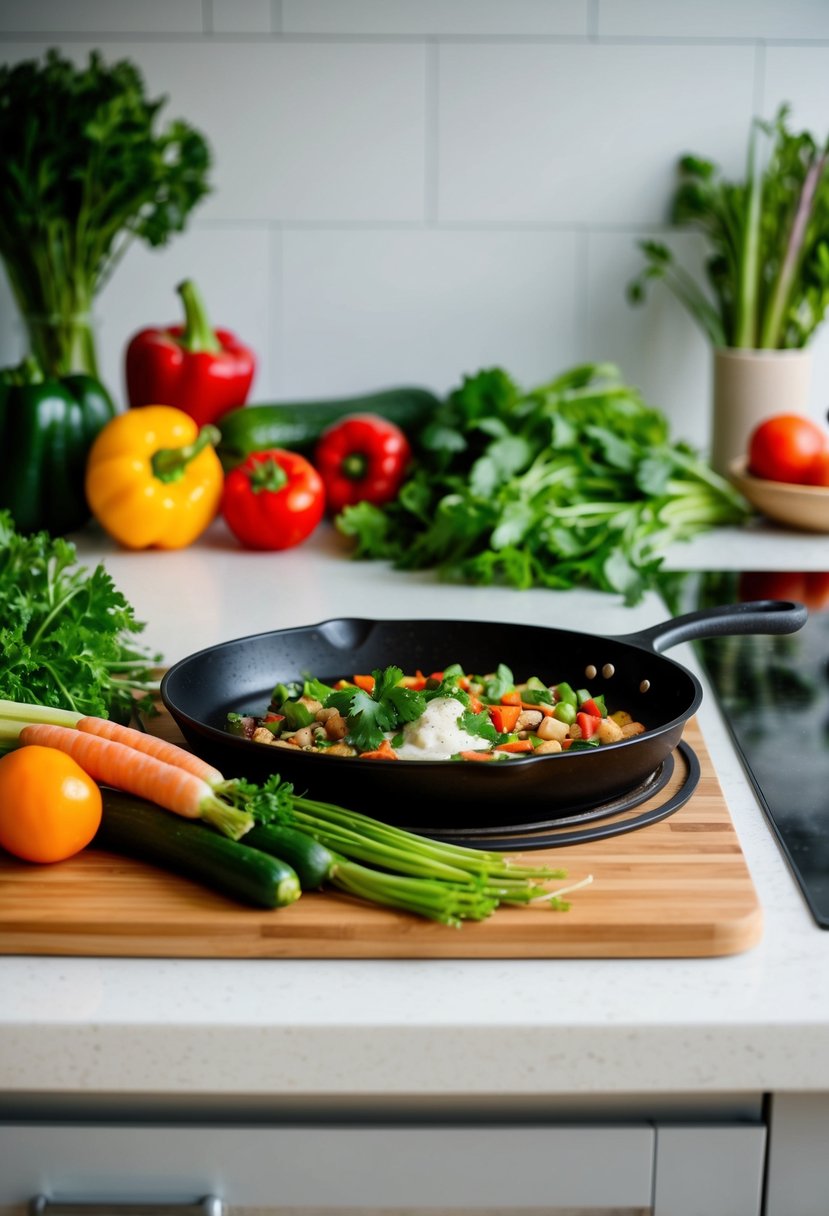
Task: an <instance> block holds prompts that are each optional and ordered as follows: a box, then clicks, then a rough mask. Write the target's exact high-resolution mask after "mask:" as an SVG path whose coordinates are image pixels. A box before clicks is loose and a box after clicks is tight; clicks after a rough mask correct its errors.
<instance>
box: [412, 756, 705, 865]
mask: <svg viewBox="0 0 829 1216" xmlns="http://www.w3.org/2000/svg"><path fill="white" fill-rule="evenodd" d="M677 750H678V751H679V752H680V754H681V755H682V758H683V760H684V761H685V764H686V765H687V768H688V772H687V774H686V777H685V780H684V781H683V783H682V785H681V786H680V788H679V789H678V790H677V791H676V793H674V794H672V795H671V796H670V798H668V799H667V801H665V802H663V803H661V804H660V805H659V806H655V807H651V809H650V810H648V811H644V812H643V813H642V814H641V815H635V816H634V817H633V818H632V819H623V820H621V821H617V822H602V823H593V824H591V825H590V826H589V827H585V828H579V829H577V830H576V831H554V832H549V833H547V834H545V835H538V836H537V835H530V834H529V833H527V834H526V835H521V834H514V835H511V836H487V835H485V834H482V835H478V836H475V837H469V838H465V837H462V836H457V835H455V834H453V835H452V836H451V837H449V836H446V837H441V836H440V835H438V834H437V833H436V832H429V833H426V832H421V834H422V835H429V836H430V837H431V838H432V839H433V840H444V841H446V842H448V843H451V844H458V845H463V846H465V847H467V848H472V849H480V848H487V849H495V850H497V851H498V852H500V853H506V852H509V851H510V850H514V851H520V852H527V851H528V850H530V849H553V848H560V847H561V846H562V845H569V844H584V843H585V842H587V841H592V840H605V839H606V838H607V837H609V836H621V835H623V834H624V833H626V832H635V831H637V830H638V829H639V828H644V827H648V826H649V825H650V824H652V823H659V822H660V820H662V819H667V818H668V817H669V816H670V815H673V814H674V812H675V811H678V810H679V809H680V807H683V806H685V803H686V802H688V801H689V800H690V798H691V797H692V796H693V794H694V793H695V792H696V788H697V786H698V785H699V779H700V763H699V758H698V756H697V754H696V752H695V751H694V749H693V748H692V747H690V746H689V745H688V744H687V743H685V742H684V741H681V742H680V743H678V744H677Z"/></svg>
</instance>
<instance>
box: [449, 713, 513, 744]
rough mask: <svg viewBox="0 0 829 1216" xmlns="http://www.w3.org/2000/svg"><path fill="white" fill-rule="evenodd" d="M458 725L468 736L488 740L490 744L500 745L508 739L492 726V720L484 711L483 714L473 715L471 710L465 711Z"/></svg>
mask: <svg viewBox="0 0 829 1216" xmlns="http://www.w3.org/2000/svg"><path fill="white" fill-rule="evenodd" d="M458 725H459V726H460V727H461V728H462V729H463V730H465V731H466V733H467V734H468V735H474V736H475V737H476V738H479V739H486V740H488V741H489V742H490V743H500V742H501V741H502V739H504V738H506V736H505V735H501V734H500V733H499V731H497V730H496V729H495V727H494V726H493V724H492V719H491V718H490V716H489V714H488V713H487V712H486V710H484V711H483V712H482V713H477V714H476V713H473V712H472V710H471V709H467V710H464V712H463V713H462V714H461V715H460V717H459V718H458Z"/></svg>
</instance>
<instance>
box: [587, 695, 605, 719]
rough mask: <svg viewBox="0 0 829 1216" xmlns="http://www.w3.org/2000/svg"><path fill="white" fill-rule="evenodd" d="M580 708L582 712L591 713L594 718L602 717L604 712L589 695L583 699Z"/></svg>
mask: <svg viewBox="0 0 829 1216" xmlns="http://www.w3.org/2000/svg"><path fill="white" fill-rule="evenodd" d="M581 708H582V713H585V714H591V715H592V716H593V717H594V718H603V717H604V714H603V713H602V711H601V710H600V709H599V707H598V705H597V704H596V702H595V701H594V700H593V698H592V697H590V698H589V699H588V700H587V701H585V702H584V703H583V704H582V707H581Z"/></svg>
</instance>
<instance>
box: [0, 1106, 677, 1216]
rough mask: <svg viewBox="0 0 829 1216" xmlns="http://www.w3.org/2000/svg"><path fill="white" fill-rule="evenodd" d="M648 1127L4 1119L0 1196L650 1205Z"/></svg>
mask: <svg viewBox="0 0 829 1216" xmlns="http://www.w3.org/2000/svg"><path fill="white" fill-rule="evenodd" d="M654 1145H655V1132H654V1129H653V1128H652V1127H651V1126H649V1125H646V1124H641V1125H634V1126H601V1125H590V1126H589V1127H586V1126H569V1125H568V1126H544V1127H537V1126H529V1127H521V1126H515V1125H512V1126H493V1125H492V1124H488V1125H486V1126H483V1127H480V1126H459V1125H457V1124H453V1125H451V1126H450V1125H447V1126H443V1127H441V1126H435V1125H430V1126H429V1127H422V1126H395V1127H376V1126H362V1125H361V1126H359V1127H354V1126H320V1125H314V1126H312V1127H311V1126H309V1127H297V1126H273V1127H267V1126H261V1125H256V1126H251V1127H243V1126H238V1125H237V1126H233V1127H225V1126H199V1127H194V1126H189V1127H188V1126H182V1125H178V1124H177V1125H175V1126H168V1127H163V1126H158V1125H153V1126H151V1127H150V1126H140V1125H136V1126H124V1125H118V1126H100V1125H97V1124H86V1125H79V1124H71V1125H70V1124H67V1125H59V1124H54V1125H42V1124H39V1125H37V1126H35V1125H10V1124H6V1125H0V1160H1V1161H2V1162H3V1169H2V1172H0V1205H15V1204H21V1203H25V1202H27V1201H28V1200H29V1199H31V1198H32V1196H34V1195H37V1194H43V1195H46V1196H47V1197H50V1198H56V1199H64V1200H70V1199H77V1198H82V1199H85V1200H96V1199H97V1200H109V1201H118V1200H120V1201H130V1200H132V1201H139V1200H142V1201H143V1200H151V1199H157V1200H168V1201H177V1202H186V1201H190V1200H192V1199H194V1198H197V1197H199V1196H202V1195H206V1194H211V1195H217V1196H219V1197H220V1198H222V1199H224V1200H225V1201H226V1203H227V1204H228V1205H229V1206H230V1207H231V1208H232V1207H236V1206H240V1207H265V1208H272V1209H273V1208H281V1207H284V1208H292V1207H294V1208H299V1207H304V1208H309V1207H311V1208H313V1207H317V1208H338V1209H346V1208H358V1209H371V1208H375V1209H394V1208H403V1207H407V1208H412V1207H422V1208H433V1209H434V1208H456V1209H463V1208H467V1209H469V1208H476V1209H478V1210H479V1211H480V1210H481V1209H490V1210H492V1209H498V1208H501V1209H511V1210H513V1211H514V1210H515V1209H517V1208H521V1207H524V1208H533V1207H535V1208H543V1209H544V1210H545V1212H548V1213H549V1212H551V1211H555V1210H556V1209H559V1208H566V1207H567V1206H568V1205H570V1206H574V1207H582V1208H590V1207H592V1208H605V1209H607V1208H610V1209H614V1208H616V1209H618V1208H628V1209H634V1210H637V1209H638V1210H642V1209H649V1208H650V1204H651V1200H652V1186H653V1170H654Z"/></svg>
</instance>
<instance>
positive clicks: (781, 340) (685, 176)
mask: <svg viewBox="0 0 829 1216" xmlns="http://www.w3.org/2000/svg"><path fill="white" fill-rule="evenodd" d="M787 118H788V107H786V106H782V107H781V108H780V110H779V111H778V114H777V116H776V118H775V120H774V121H773V122H771V123H765V122H761V121H756V122H755V123H754V124H753V127H752V131H751V136H750V140H749V151H748V164H747V170H746V177H745V180H744V181H739V182H731V181H728V180H726V179H725V178H724V176H723V174H722V172H721V170H720V169H719V167H718V166H717V165H716V164H714V162H713V161H710V160H705V159H703V158H701V157H698V156H684V157H682V158H681V160H680V162H679V182H678V186H677V190H676V193H675V196H674V200H673V207H672V220H673V222H674V223H675V224H677V225H679V226H680V227H683V228H690V229H693V230H696V231H698V232H701V233H702V234H703V235H704V237H705V238H706V241H707V243H708V245H709V255H708V257H707V260H706V262H705V273H706V278H707V281H708V285H709V287H710V289H711V294H710V295H709V294H707V293H706V292H705V291H704V290H703V289H701V288H700V287H699V286H698V284H697V282H696V281H695V279H694V278H693V277H692V276H691V275H690V274H689V273H688V272H687V271H685V270H684V269H683V268H682V267H681V266H680V265H679V264H678V263H677V262H676V260H675V258H674V255H673V254H672V252H671V251H670V249H669V248H668V247H667V245H665V244H664V243H663V242H660V241H653V240H648V241H643V242H641V244H640V248H641V249H642V251H643V253H644V255H645V261H646V264H645V268H644V269H643V271H642V272H641V274H640V275H639V276H638V277H637V278H636V279H635V280H634V281H633V282H632V283H631V284H630V285H629V288H628V297H629V299H630V300H631V301H632V302H633V303H639V302H641V301H642V300H643V299H644V298H645V293H646V288H647V285H648V284H649V283H650V282H651V281H654V280H662V281H664V282H665V283H666V284H667V286H668V287H669V288H670V289H671V291H673V293H674V294H675V295H676V296H677V298H678V299H679V300H680V301H681V302H682V304H683V305H684V306H685V307H686V308H687V309H688V311H689V312H690V313H691V315H692V316H693V317H694V318H695V319H696V321H697V322H698V323H699V324H700V326H701V327H702V329H703V330H704V332H705V333H706V334H707V335H708V337H709V338H710V340H711V342H712V343H713V344H714V345H715V346H728V347H743V348H747V349H779V348H797V347H802V346H805V345H806V343H807V342H808V341H809V338H810V337H811V336H812V334H813V333H814V331H815V330H816V329H817V327H818V326H819V325H820V324H821V322H822V321H823V319H824V316H825V314H826V310H827V308H829V143H824V144H823V145H818V144H817V143H816V142H815V140H814V138H813V136H812V135H811V134H810V133H809V132H808V131H802V132H799V133H794V132H792V131H790V130H789V128H788V126H787Z"/></svg>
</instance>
